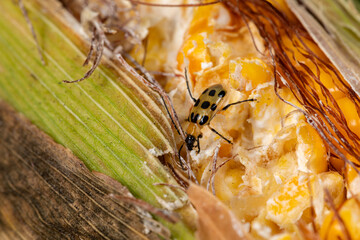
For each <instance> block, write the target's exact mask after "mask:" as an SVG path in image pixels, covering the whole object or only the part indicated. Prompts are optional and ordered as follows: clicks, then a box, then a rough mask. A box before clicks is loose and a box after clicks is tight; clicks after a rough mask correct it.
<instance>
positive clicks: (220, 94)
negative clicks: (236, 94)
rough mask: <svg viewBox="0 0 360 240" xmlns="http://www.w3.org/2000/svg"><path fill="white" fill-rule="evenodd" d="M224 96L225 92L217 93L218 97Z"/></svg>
mask: <svg viewBox="0 0 360 240" xmlns="http://www.w3.org/2000/svg"><path fill="white" fill-rule="evenodd" d="M225 94H226V92H225V91H224V90H222V91H221V92H219V94H218V96H219V97H221V98H222V97H224V96H225Z"/></svg>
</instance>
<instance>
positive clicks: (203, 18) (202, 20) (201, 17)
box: [188, 5, 217, 36]
mask: <svg viewBox="0 0 360 240" xmlns="http://www.w3.org/2000/svg"><path fill="white" fill-rule="evenodd" d="M215 12H217V8H216V7H215V6H213V5H209V6H203V7H198V8H195V10H194V16H193V20H192V22H191V23H190V26H189V30H188V36H192V35H194V34H196V33H199V32H208V33H212V32H213V31H214V26H213V25H214V21H212V18H211V17H209V16H212V15H213V14H215Z"/></svg>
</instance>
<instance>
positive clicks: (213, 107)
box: [210, 103, 217, 111]
mask: <svg viewBox="0 0 360 240" xmlns="http://www.w3.org/2000/svg"><path fill="white" fill-rule="evenodd" d="M216 108H217V105H216V104H215V103H214V104H213V105H211V107H210V109H211V110H212V111H215V109H216Z"/></svg>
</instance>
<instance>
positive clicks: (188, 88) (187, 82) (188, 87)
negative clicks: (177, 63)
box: [185, 67, 196, 102]
mask: <svg viewBox="0 0 360 240" xmlns="http://www.w3.org/2000/svg"><path fill="white" fill-rule="evenodd" d="M185 81H186V87H187V90H188V92H189V95H190V98H191V100H193V101H194V102H196V99H195V98H194V97H193V95H192V93H191V91H190V85H189V79H188V75H187V68H186V67H185Z"/></svg>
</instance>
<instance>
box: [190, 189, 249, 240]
mask: <svg viewBox="0 0 360 240" xmlns="http://www.w3.org/2000/svg"><path fill="white" fill-rule="evenodd" d="M187 194H188V196H189V199H190V201H191V203H192V204H193V205H194V207H195V208H196V211H197V213H198V215H199V218H198V231H197V239H200V240H202V239H204V240H205V239H206V240H212V239H214V240H227V239H231V240H236V239H249V238H250V237H249V236H248V235H247V233H246V231H245V227H244V226H243V225H242V224H241V223H240V222H239V221H238V220H237V219H236V218H235V216H234V215H233V214H232V213H231V211H230V209H229V208H227V207H226V206H225V205H224V204H223V203H222V202H220V200H219V199H217V198H216V197H215V196H214V195H212V194H211V193H210V192H208V191H207V190H206V189H204V188H202V187H200V186H199V185H196V184H190V186H189V188H188V190H187Z"/></svg>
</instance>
